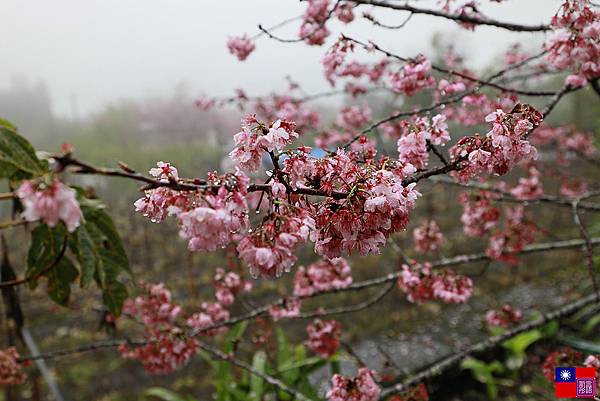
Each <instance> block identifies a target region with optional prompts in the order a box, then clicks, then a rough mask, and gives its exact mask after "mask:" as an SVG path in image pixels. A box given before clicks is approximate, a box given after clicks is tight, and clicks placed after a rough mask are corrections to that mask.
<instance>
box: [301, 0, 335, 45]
mask: <svg viewBox="0 0 600 401" xmlns="http://www.w3.org/2000/svg"><path fill="white" fill-rule="evenodd" d="M307 3H308V6H307V7H306V11H305V12H304V17H303V19H302V25H301V26H300V33H299V34H298V35H299V36H300V37H301V38H304V41H305V42H306V43H307V44H308V45H313V46H321V45H322V44H323V43H325V39H327V37H328V36H329V30H328V29H327V27H326V26H325V24H326V22H327V18H329V0H307Z"/></svg>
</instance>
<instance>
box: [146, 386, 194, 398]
mask: <svg viewBox="0 0 600 401" xmlns="http://www.w3.org/2000/svg"><path fill="white" fill-rule="evenodd" d="M144 395H146V396H150V397H155V398H158V399H161V400H163V401H195V399H194V398H193V397H184V396H181V395H179V394H177V393H175V392H173V391H171V390H167V389H166V388H162V387H151V388H149V389H148V390H146V391H144Z"/></svg>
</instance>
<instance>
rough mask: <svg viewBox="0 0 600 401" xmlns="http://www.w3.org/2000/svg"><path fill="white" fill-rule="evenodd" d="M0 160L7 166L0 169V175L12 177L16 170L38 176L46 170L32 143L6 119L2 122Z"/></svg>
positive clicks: (0, 126) (0, 127)
mask: <svg viewBox="0 0 600 401" xmlns="http://www.w3.org/2000/svg"><path fill="white" fill-rule="evenodd" d="M0 162H1V165H0V167H4V168H6V170H4V169H2V170H0V176H4V177H12V176H13V175H14V174H15V173H16V172H22V173H25V174H24V175H26V176H30V177H31V176H34V177H37V176H40V175H42V174H44V173H45V172H46V168H45V166H44V164H43V163H42V162H41V161H40V160H39V159H38V158H37V156H36V155H35V150H34V149H33V147H32V146H31V144H30V143H29V142H28V141H27V140H26V139H25V138H23V137H22V136H21V135H19V134H17V130H16V128H15V127H14V126H13V125H12V124H10V123H8V122H7V121H5V120H2V122H0Z"/></svg>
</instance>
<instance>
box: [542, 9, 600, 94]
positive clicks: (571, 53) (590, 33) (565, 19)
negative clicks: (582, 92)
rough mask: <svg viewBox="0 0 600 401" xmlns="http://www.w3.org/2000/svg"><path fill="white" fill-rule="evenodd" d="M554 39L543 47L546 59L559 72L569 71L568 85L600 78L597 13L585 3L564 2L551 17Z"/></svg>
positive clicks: (599, 28) (599, 43)
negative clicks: (545, 51)
mask: <svg viewBox="0 0 600 401" xmlns="http://www.w3.org/2000/svg"><path fill="white" fill-rule="evenodd" d="M552 27H553V28H554V29H555V30H556V31H557V33H556V34H555V36H553V37H552V38H551V39H550V40H548V41H547V43H546V44H545V48H546V50H548V55H547V56H546V59H547V60H548V62H549V63H551V64H552V66H554V67H555V68H558V69H559V70H566V69H570V70H571V71H572V72H573V74H571V75H569V76H568V77H567V78H566V81H565V83H566V84H567V85H570V86H573V87H577V86H583V85H585V84H586V83H587V81H588V80H591V79H594V78H597V77H600V62H599V61H598V60H600V12H598V11H596V10H594V9H593V8H592V6H591V4H590V3H589V2H588V1H581V0H565V1H564V3H563V4H562V6H561V8H560V10H559V12H558V13H557V14H556V15H555V16H554V17H552Z"/></svg>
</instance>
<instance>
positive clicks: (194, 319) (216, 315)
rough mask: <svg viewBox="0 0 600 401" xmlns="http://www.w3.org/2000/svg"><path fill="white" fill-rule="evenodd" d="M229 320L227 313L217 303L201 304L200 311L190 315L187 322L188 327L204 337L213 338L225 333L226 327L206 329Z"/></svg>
mask: <svg viewBox="0 0 600 401" xmlns="http://www.w3.org/2000/svg"><path fill="white" fill-rule="evenodd" d="M227 319H229V311H228V310H227V309H225V307H224V306H223V305H222V304H220V303H219V302H202V304H201V305H200V311H199V312H196V313H194V314H192V316H190V317H189V318H188V319H187V320H186V324H187V325H188V327H190V328H192V329H194V330H197V331H199V332H200V334H202V335H205V336H210V337H212V336H215V335H217V334H219V333H222V332H225V331H227V328H226V327H219V328H214V329H207V328H209V327H212V326H214V325H216V324H218V323H220V322H224V321H225V320H227Z"/></svg>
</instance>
